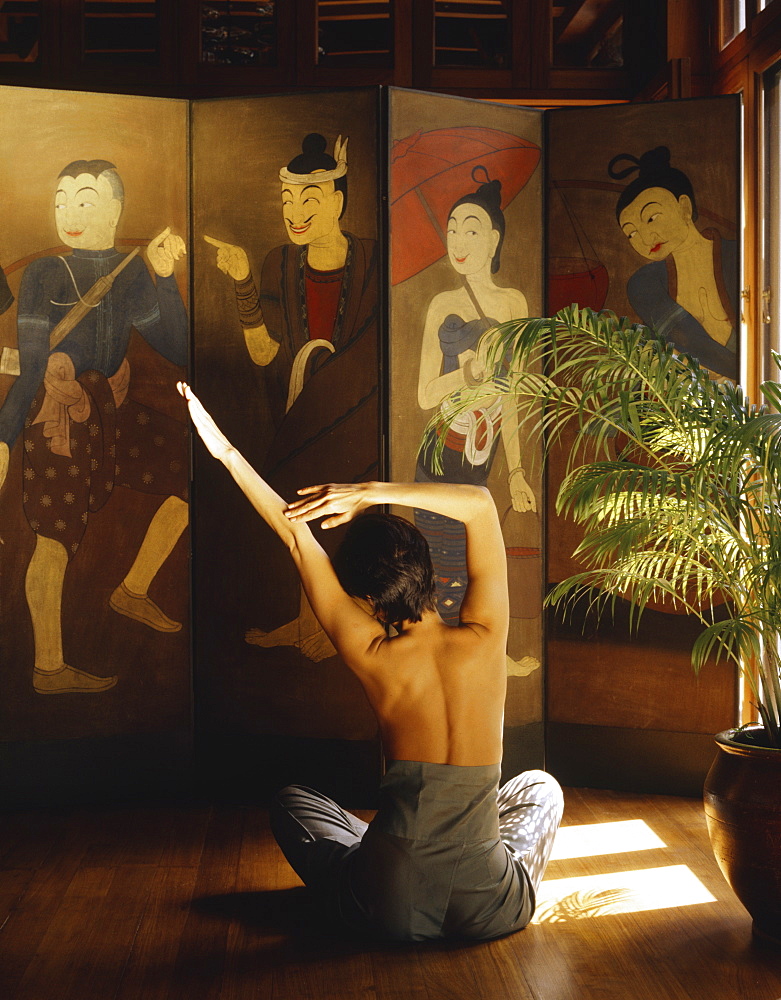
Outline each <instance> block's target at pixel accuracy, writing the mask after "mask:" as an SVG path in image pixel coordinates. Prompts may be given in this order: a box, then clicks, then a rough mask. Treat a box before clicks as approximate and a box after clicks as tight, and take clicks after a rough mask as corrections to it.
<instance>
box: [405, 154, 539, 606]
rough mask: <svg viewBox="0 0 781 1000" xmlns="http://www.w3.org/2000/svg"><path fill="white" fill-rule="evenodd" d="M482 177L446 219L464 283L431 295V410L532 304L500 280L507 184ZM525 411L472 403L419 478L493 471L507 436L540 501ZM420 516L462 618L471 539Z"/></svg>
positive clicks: (517, 485)
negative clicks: (522, 427)
mask: <svg viewBox="0 0 781 1000" xmlns="http://www.w3.org/2000/svg"><path fill="white" fill-rule="evenodd" d="M481 172H482V175H484V181H483V183H480V184H479V186H478V187H477V189H476V190H475V191H473V192H470V193H468V194H466V195H464V196H463V197H462V198H459V199H458V200H457V201H456V202H455V204H454V205H453V207H452V209H451V210H450V213H449V215H448V220H447V252H448V259H449V261H450V264H451V266H452V268H453V270H454V271H455V272H456V274H458V275H460V276H461V281H460V283H459V284H458V285H457V286H456V287H455V288H453V289H450V290H448V291H445V292H440V293H439V294H438V295H435V296H434V298H433V299H432V300H431V303H430V305H429V307H428V312H427V314H426V322H425V327H424V331H423V344H422V350H421V359H420V374H419V379H418V404H419V405H420V407H421V408H422V409H424V410H432V409H433V408H434V407H437V406H440V405H441V404H442V402H443V400H444V399H445V398H446V397H447V396H448V395H449V394H450V393H451V392H453V391H455V390H456V389H459V388H461V387H462V386H470V385H477V384H478V383H479V382H481V381H482V380H483V378H484V377H485V376H486V375H487V374H488V373H487V372H486V367H485V361H484V358H485V346H486V345H487V342H488V338H486V337H484V334H486V333H487V332H488V331H489V330H491V329H492V328H493V327H495V326H496V325H497V324H498V323H503V322H507V321H509V320H512V319H518V318H520V317H523V316H526V315H527V314H528V309H527V304H526V297H525V296H524V294H523V292H521V291H519V290H518V289H517V288H508V287H504V286H501V285H498V284H497V283H496V282H495V280H494V275H495V274H496V273H497V272H498V270H499V266H500V260H501V251H502V243H503V241H504V233H505V220H504V214H503V213H502V210H501V207H500V206H501V184H500V182H499V181H498V180H489V179H488V175H487V172H486V171H485V168H484V167H476V168H475V170H474V171H473V174H472V176H473V179H474V180H475V182H476V183H477V182H478V178H479V177H480V174H481ZM517 429H518V416H517V411H516V408H515V405H514V404H513V402H512V401H510V400H504V401H502V399H500V398H497V399H496V400H495V401H494V402H490V401H489V402H487V403H486V404H484V405H483V406H482V407H481V408H480V409H478V410H475V411H472V412H469V413H466V414H464V415H463V417H460V418H459V420H458V422H457V423H454V424H453V426H452V428H451V430H450V431H449V433H448V437H447V441H446V444H445V449H444V452H443V471H442V472H441V473H437V472H435V471H434V468H433V463H432V451H433V447H434V444H433V442H430V443H429V444H428V445H424V446H423V448H422V449H421V451H420V453H419V454H418V464H417V471H416V481H417V482H436V481H442V482H450V483H471V484H474V485H480V486H484V485H485V484H486V482H487V481H488V473H489V471H490V469H491V463H492V461H493V458H494V455H495V452H496V449H497V447H498V444H499V441H500V439H501V441H502V442H503V446H504V452H505V457H506V462H507V469H508V475H509V481H508V485H509V488H510V495H511V497H512V503H513V507H514V508H515V510H518V511H530V510H532V511H533V510H536V509H537V508H536V500H535V497H534V494H533V492H532V490H531V489H530V487H529V485H528V483H527V482H526V477H525V474H524V470H523V468H522V467H521V456H520V445H519V442H518V435H517ZM415 521H416V524H417V526H418V527H419V528H420V530H421V531H422V532H423V534H424V535H425V536H426V539H427V541H428V543H429V547H430V549H431V555H432V560H433V563H434V570H435V573H436V576H437V583H438V589H437V593H438V610H439V613H440V615H441V616H442V618H443V620H444V621H445V622H448V623H456V622H457V621H458V617H459V609H460V607H461V601H462V599H463V595H464V591H465V589H466V584H467V576H466V549H465V546H466V540H465V537H464V531H463V526H462V525H461V524H460V523H459V522H458V521H455V520H452V519H450V518H445V517H442V516H441V515H438V514H433V513H431V512H429V511H416V512H415Z"/></svg>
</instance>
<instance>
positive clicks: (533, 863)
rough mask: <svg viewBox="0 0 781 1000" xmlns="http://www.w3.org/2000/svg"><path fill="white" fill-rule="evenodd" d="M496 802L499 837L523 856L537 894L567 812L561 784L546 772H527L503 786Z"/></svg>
mask: <svg viewBox="0 0 781 1000" xmlns="http://www.w3.org/2000/svg"><path fill="white" fill-rule="evenodd" d="M497 803H498V806H499V836H500V837H501V838H502V840H503V841H504V842H505V844H507V845H508V846H509V847H511V848H512V849H513V850H514V851H515V852H516V853H517V854H518V855H519V856H520V858H521V860H522V861H523V864H524V866H525V868H526V870H527V872H528V873H529V877H530V878H531V881H532V885H533V886H534V890H535V892H536V891H537V889H538V888H539V885H540V882H541V881H542V876H543V874H544V873H545V868H546V867H547V865H548V860H549V858H550V856H551V851H552V850H553V842H554V840H555V837H556V830H557V829H558V827H559V823H560V822H561V817H562V813H563V812H564V796H563V794H562V791H561V788H560V786H559V783H558V782H557V781H556V779H555V778H553V777H551V775H550V774H547V773H546V772H545V771H524V772H523V773H522V774H519V775H516V777H514V778H511V779H510V780H509V781H508V782H507V784H505V785H502V787H501V788H500V789H499V795H498V797H497Z"/></svg>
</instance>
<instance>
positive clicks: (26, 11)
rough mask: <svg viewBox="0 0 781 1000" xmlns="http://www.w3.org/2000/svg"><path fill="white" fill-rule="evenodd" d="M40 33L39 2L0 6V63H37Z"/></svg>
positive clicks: (15, 0)
mask: <svg viewBox="0 0 781 1000" xmlns="http://www.w3.org/2000/svg"><path fill="white" fill-rule="evenodd" d="M40 33H41V4H40V0H8V2H6V3H3V4H0V62H7V63H8V62H10V63H22V62H28V63H34V62H37V61H38V41H39V38H40Z"/></svg>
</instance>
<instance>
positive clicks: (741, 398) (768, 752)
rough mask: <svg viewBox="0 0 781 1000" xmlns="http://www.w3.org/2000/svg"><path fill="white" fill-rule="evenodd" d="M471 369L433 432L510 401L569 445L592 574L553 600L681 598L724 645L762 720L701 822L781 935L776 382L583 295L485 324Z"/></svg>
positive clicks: (561, 505) (780, 390)
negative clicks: (735, 372)
mask: <svg viewBox="0 0 781 1000" xmlns="http://www.w3.org/2000/svg"><path fill="white" fill-rule="evenodd" d="M774 360H775V363H776V365H778V367H779V369H781V357H779V356H778V355H774ZM481 372H482V375H483V377H482V380H480V374H481ZM472 376H473V377H472V379H471V381H472V382H476V383H478V384H475V385H471V386H468V387H464V388H463V389H461V390H459V391H458V392H457V393H455V394H454V396H453V397H452V398H451V400H450V405H449V406H447V407H443V409H442V414H444V415H442V414H440V415H439V416H438V417H437V418H436V419H435V420H434V421H432V424H431V426H430V427H429V428H428V431H427V433H429V434H432V435H438V441H440V442H441V441H443V440H444V434H443V431H444V430H445V429H446V425H448V424H449V423H451V422H452V421H454V420H455V419H456V418H457V416H458V415H459V413H461V412H462V411H465V410H473V409H475V408H476V407H478V406H480V405H485V402H486V398H487V397H491V396H496V395H500V396H505V395H508V394H509V395H511V396H512V397H514V398H515V399H516V400H517V402H518V409H519V433H524V434H526V435H535V434H536V435H537V436H539V437H540V438H541V439H542V441H543V442H544V446H545V448H547V449H550V448H551V447H555V446H556V445H557V444H560V443H561V442H562V441H563V440H566V441H568V442H571V443H569V444H568V448H569V452H568V464H567V472H566V475H565V477H564V479H563V481H562V483H561V485H560V488H559V493H558V497H557V509H558V511H559V512H560V513H562V514H564V515H567V516H571V517H573V518H574V519H575V520H576V521H578V522H579V523H580V524H581V526H582V529H583V539H582V541H581V543H580V545H579V547H578V549H577V551H576V553H575V555H576V557H577V558H578V560H579V562H580V563H581V565H582V566H583V571H582V572H579V573H578V574H576V575H574V576H572V577H570V578H568V579H566V580H564V581H563V582H561V583H560V584H557V585H556V586H555V587H554V588H553V589H552V591H551V592H550V593H549V594H548V595H547V598H546V600H547V602H548V603H549V604H553V605H557V606H560V607H563V608H564V609H565V610H566V609H567V608H572V607H573V606H574V604H575V603H576V602H578V601H580V600H581V599H584V598H585V599H586V600H587V601H588V602H589V604H590V605H591V606H596V607H598V608H599V607H602V606H604V605H609V603H610V602H611V601H612V600H614V599H615V598H617V597H622V598H627V599H629V600H630V601H631V602H632V606H633V609H634V613H635V614H636V615H640V614H642V612H643V609H644V608H645V607H646V606H647V605H648V604H649V603H654V602H657V601H659V600H660V599H663V600H666V601H667V602H673V603H674V604H676V605H678V606H679V608H682V609H684V610H685V611H686V612H687V613H689V614H691V615H694V616H695V617H696V618H697V619H699V621H700V623H701V625H702V630H701V632H700V633H699V636H698V638H697V640H696V642H695V643H694V646H693V649H692V663H693V665H694V667H695V669H699V668H700V667H701V666H702V665H703V664H704V663H705V661H706V660H707V659H708V657H710V656H712V655H720V656H724V657H728V658H729V659H730V660H732V661H733V662H734V664H735V665H736V668H737V669H738V670H741V671H742V672H743V673H744V676H745V677H746V678H747V681H748V684H749V686H750V690H751V692H752V695H753V702H754V704H755V706H756V709H757V712H758V716H759V720H760V721H759V723H758V724H756V725H751V726H748V727H741V728H739V729H733V730H729V731H727V732H724V733H720V734H718V736H717V737H716V742H717V757H716V760H715V762H714V765H713V767H712V768H711V771H710V773H709V775H708V778H707V780H706V784H705V806H706V816H707V820H708V827H709V832H710V835H711V842H712V844H713V848H714V852H715V855H716V858H717V861H718V863H719V865H720V867H721V869H722V871H723V872H724V874H725V876H726V878H727V880H728V881H729V882H730V884H731V885H732V887H733V889H734V890H735V892H736V894H737V895H738V897H739V898H740V899H741V901H742V902H743V903H744V905H745V906H746V908H747V909H748V910H749V912H750V913H751V915H752V917H753V918H754V930H755V933H757V934H758V935H763V936H766V937H770V938H772V939H774V940H776V941H781V679H780V678H781V634H780V633H781V414H779V412H777V411H781V386H780V385H778V384H777V383H775V382H766V383H764V384H763V385H762V387H761V391H762V394H763V396H764V403H763V404H762V405H754V404H752V403H751V402H750V401H749V400H748V399H747V398H746V396H745V395H744V393H743V391H742V389H741V388H740V387H739V386H736V385H733V384H732V383H730V382H726V381H723V380H720V379H718V378H716V377H714V376H712V375H711V374H710V373H709V372H708V371H707V370H705V369H704V368H702V367H701V366H700V365H699V364H698V363H697V361H696V360H694V359H693V358H691V357H688V356H685V355H679V354H677V353H675V351H674V350H673V349H672V347H671V346H670V345H669V344H668V343H667V342H666V341H665V340H664V339H663V338H661V337H659V336H657V335H656V334H654V333H653V332H652V331H651V330H649V329H648V328H646V327H643V326H640V325H637V324H633V323H630V322H629V321H628V320H626V319H620V318H618V317H617V316H615V315H614V314H612V313H608V312H601V313H595V312H594V311H592V310H590V309H581V308H578V307H577V306H571V307H570V308H568V309H565V310H562V311H561V312H560V313H558V314H557V315H556V316H554V317H552V318H540V319H529V318H527V319H520V320H514V321H512V322H510V323H505V324H502V325H500V326H498V327H496V328H495V329H494V330H493V331H489V332H488V333H487V334H486V335H485V337H484V339H483V341H482V343H481V345H480V349H479V351H478V354H477V358H476V359H474V360H473V362H472ZM774 411H775V412H774ZM568 429H569V432H568V433H567V434H566V436H565V431H567V430H568ZM435 451H436V449H435Z"/></svg>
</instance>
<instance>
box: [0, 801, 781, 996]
mask: <svg viewBox="0 0 781 1000" xmlns="http://www.w3.org/2000/svg"><path fill="white" fill-rule="evenodd" d="M566 803H567V810H566V814H565V821H564V828H563V831H562V833H561V834H560V836H559V839H558V841H557V855H559V857H558V858H557V859H556V860H553V861H552V862H551V865H550V868H549V869H548V875H547V877H546V881H545V883H543V892H542V893H541V898H540V902H539V907H538V914H537V916H536V917H535V922H534V923H533V924H531V925H530V926H529V927H527V928H526V930H524V931H521V932H520V933H519V934H515V935H513V936H511V937H509V938H505V939H503V940H501V941H494V942H490V943H486V944H479V945H470V946H461V947H456V946H450V945H448V946H442V945H423V946H421V945H375V944H372V945H368V946H367V945H365V944H360V943H358V942H355V941H350V940H345V939H344V938H340V937H339V936H337V935H336V934H335V933H334V930H333V929H332V928H329V927H324V926H322V924H321V923H320V922H319V920H318V917H317V914H316V913H315V912H314V910H313V909H312V907H311V906H310V905H309V903H308V898H307V895H306V892H305V890H304V889H303V888H302V887H301V886H300V884H299V883H298V881H297V879H296V877H295V876H294V875H293V874H292V872H291V871H290V869H289V868H288V867H287V865H286V863H285V862H284V860H283V858H282V857H281V855H280V854H279V852H278V850H277V848H276V846H275V845H274V843H273V840H272V838H271V836H270V834H269V831H268V824H267V819H266V814H265V811H264V810H262V809H256V808H243V807H235V806H223V805H219V806H208V805H192V806H184V807H178V808H174V807H171V808H169V807H159V806H157V807H155V806H150V807H145V808H133V809H106V810H102V809H92V810H78V811H73V812H58V813H54V814H41V813H37V814H35V813H26V814H23V815H21V814H20V815H12V816H0V998H2V1000H142V998H143V1000H164V998H165V1000H178V998H183V1000H184V998H186V1000H251V998H257V1000H355V998H372V1000H462V998H463V1000H527V998H535V1000H570V998H571V1000H589V998H599V1000H607V998H616V1000H706V998H707V1000H733V998H734V1000H777V998H781V952H776V951H773V950H768V949H767V948H765V947H761V946H760V945H759V944H757V943H755V942H754V941H753V940H752V936H751V921H750V918H749V917H748V915H747V914H746V912H745V910H744V909H743V908H742V906H741V905H740V904H739V903H738V902H737V901H736V900H735V898H734V897H733V896H732V894H731V892H730V890H729V888H728V887H727V885H726V883H725V882H724V881H723V879H722V877H721V874H720V873H719V871H718V869H717V867H716V865H715V862H714V861H713V859H712V856H711V854H710V849H709V847H708V842H707V833H706V831H705V824H704V820H703V817H702V807H701V804H700V803H699V802H697V801H695V800H691V799H678V798H666V797H658V796H633V795H624V794H618V793H614V792H597V791H588V790H582V789H568V790H567V791H566ZM363 815H366V814H363ZM600 851H602V852H604V851H608V852H609V853H599V852H600ZM561 855H565V856H564V857H562V856H561Z"/></svg>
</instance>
